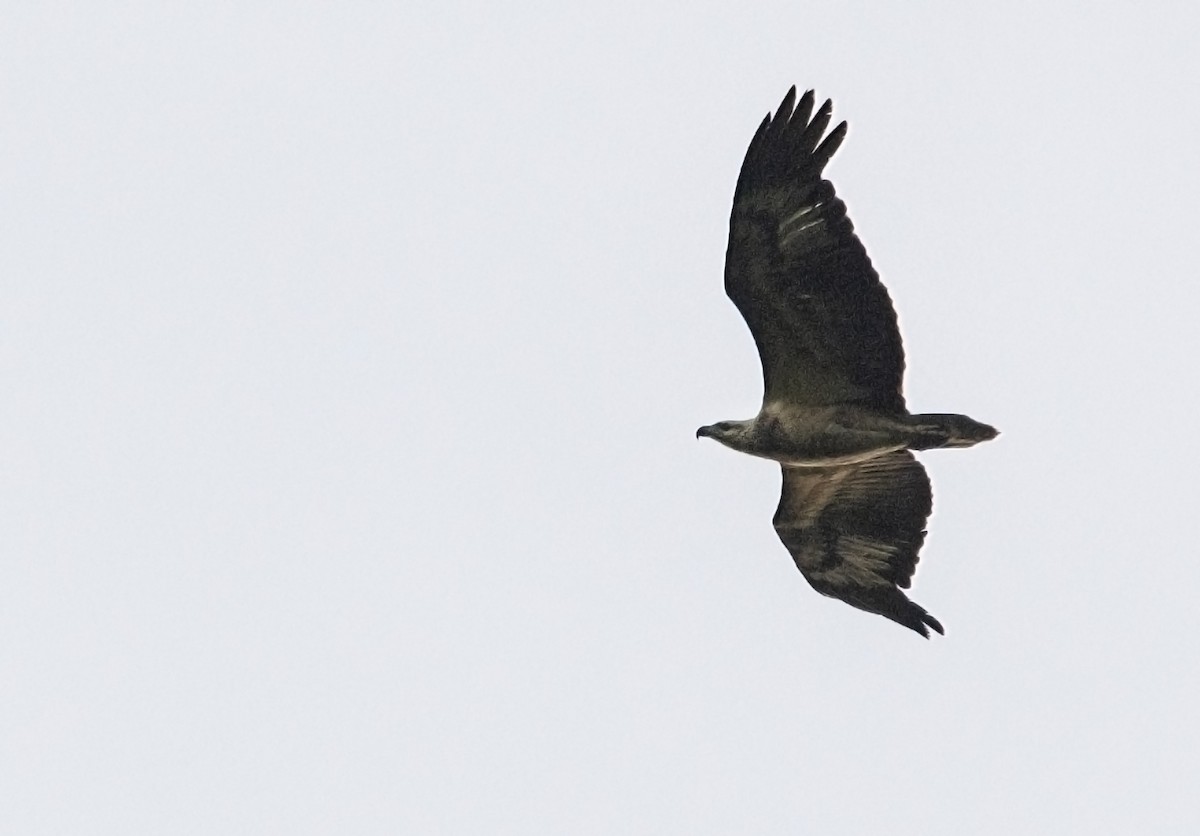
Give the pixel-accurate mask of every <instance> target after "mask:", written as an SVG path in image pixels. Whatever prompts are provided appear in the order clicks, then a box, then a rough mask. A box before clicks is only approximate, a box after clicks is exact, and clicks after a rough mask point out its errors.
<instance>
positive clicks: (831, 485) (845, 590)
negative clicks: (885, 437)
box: [775, 450, 944, 638]
mask: <svg viewBox="0 0 1200 836" xmlns="http://www.w3.org/2000/svg"><path fill="white" fill-rule="evenodd" d="M932 508H933V493H932V491H931V490H930V488H929V477H927V476H926V475H925V468H923V467H922V466H921V464H920V462H918V461H917V460H916V459H914V458H913V456H912V453H909V452H908V451H907V450H900V451H898V452H895V453H887V454H885V455H882V456H877V457H875V458H873V459H868V460H866V461H864V462H860V463H859V464H852V465H843V466H840V467H790V466H787V465H784V467H783V495H782V496H781V497H780V498H779V510H777V511H776V512H775V531H776V532H778V534H779V539H780V540H782V541H783V545H785V546H786V547H787V550H788V551H789V552H791V555H792V558H793V559H794V560H795V561H796V566H798V567H799V568H800V571H801V572H802V573H803V574H804V577H805V578H806V579H807V580H808V582H809V583H810V584H812V587H813V589H815V590H817V592H820V593H821V594H822V595H828V596H830V597H831V598H837V599H839V600H842V601H845V602H846V603H847V604H850V605H851V606H855V607H858V608H859V609H860V610H866V611H867V612H873V613H878V614H879V615H882V616H885V617H886V618H890V619H892V621H896V622H899V623H900V624H903V625H904V626H905V627H908V628H910V629H912V630H916V631H917V632H918V633H920V634H921V635H922V636H925V637H926V638H929V630H928V629H927V626H928V627H932V628H933V629H934V630H936V631H937V632H939V633H942V632H944V631H943V630H942V625H941V623H939V622H938V620H937V619H936V618H934V617H933V616H932V615H930V614H929V613H927V612H926V611H925V610H924V609H923V608H921V607H919V606H918V605H916V604H914V603H913V602H912V601H910V600H908V596H907V595H905V594H904V593H903V592H901V589H908V587H909V584H910V583H911V582H912V576H913V571H914V570H915V569H916V568H917V559H918V558H917V552H918V551H919V550H920V548H921V544H922V543H923V542H924V541H925V521H926V520H927V519H929V512H930V511H931V510H932Z"/></svg>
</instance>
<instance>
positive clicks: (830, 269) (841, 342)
mask: <svg viewBox="0 0 1200 836" xmlns="http://www.w3.org/2000/svg"><path fill="white" fill-rule="evenodd" d="M813 103H814V99H813V91H812V90H809V91H808V92H806V93H805V94H804V95H803V96H801V97H800V101H799V102H797V101H796V88H795V87H793V88H792V89H791V90H789V91H788V93H787V95H786V96H785V97H784V99H783V103H782V104H780V106H779V110H778V111H776V113H775V116H774V117H772V116H771V114H769V113H768V114H767V116H766V118H765V119H763V122H762V124H761V125H759V127H758V132H757V133H756V134H755V135H754V139H753V140H751V142H750V148H749V149H748V150H747V151H746V159H745V161H744V162H743V163H742V171H741V174H740V175H739V176H738V181H737V188H736V190H735V191H734V194H733V213H732V215H731V217H730V221H729V248H728V250H727V252H726V255H725V291H726V293H728V294H729V298H730V299H732V300H733V303H734V304H735V305H737V308H738V310H739V311H741V313H742V316H743V317H744V318H745V320H746V324H747V325H749V326H750V333H751V334H753V335H754V342H755V343H756V344H757V346H758V354H759V358H760V359H761V360H762V369H763V403H762V408H761V409H760V410H759V413H758V415H757V416H756V417H754V418H751V419H749V420H746V421H720V422H718V423H716V424H712V425H710V426H707V427H701V428H700V429H698V430H697V431H696V437H697V438H700V437H707V438H714V439H716V440H717V441H719V442H721V443H722V444H724V445H725V446H726V447H730V448H732V449H734V450H737V451H739V452H742V453H749V454H750V455H752V456H761V457H762V458H766V459H772V460H774V461H777V462H779V463H780V465H781V466H782V468H783V493H782V496H781V497H780V499H779V508H778V510H777V511H776V512H775V519H774V523H775V531H776V532H777V533H778V534H779V539H781V540H782V541H783V545H784V546H786V547H787V550H788V551H789V552H790V553H791V555H792V558H793V559H794V560H795V561H796V566H798V567H799V569H800V571H801V573H802V574H803V575H804V577H805V578H806V579H807V580H808V582H809V583H810V584H812V586H813V588H814V589H816V590H817V592H820V593H822V594H823V595H828V596H830V597H833V598H839V599H841V600H842V601H845V602H846V603H848V604H850V605H852V606H855V607H858V608H859V609H861V610H866V611H867V612H873V613H878V614H879V615H882V616H884V617H886V618H890V619H892V620H893V621H896V622H898V623H900V624H903V625H904V626H905V627H908V628H910V629H912V630H915V631H916V632H918V633H920V634H921V635H922V636H925V637H926V638H928V637H929V628H933V629H934V630H936V631H937V632H939V633H944V630H943V629H942V625H941V623H940V622H939V621H938V620H937V619H936V618H934V617H933V616H932V615H930V614H929V613H928V612H926V611H925V609H924V608H923V607H920V606H918V605H917V604H915V603H913V602H912V601H910V600H909V599H908V596H907V595H905V594H904V592H903V591H902V590H904V589H907V588H908V587H909V584H910V583H911V581H912V576H913V571H914V570H915V569H916V566H917V552H918V551H919V550H920V548H921V544H922V542H924V540H925V522H926V520H927V519H928V518H929V513H930V511H931V510H932V507H933V495H932V492H931V490H930V487H929V478H928V477H927V476H926V475H925V468H924V467H922V466H921V464H920V463H919V462H918V461H917V460H916V459H915V458H914V457H913V454H912V453H911V452H909V451H910V450H930V449H933V448H937V447H971V446H973V445H975V444H978V443H979V442H981V441H987V440H989V439H992V438H995V437H996V435H997V432H996V430H995V429H994V428H992V427H989V426H988V425H987V424H981V423H979V422H978V421H974V420H972V419H970V418H968V417H966V416H965V415H949V414H940V413H938V414H918V415H913V414H911V413H910V412H909V411H908V409H907V408H906V407H905V404H904V395H903V393H902V378H903V375H904V350H903V348H902V347H901V344H900V331H899V329H898V328H897V327H896V312H895V310H894V309H893V308H892V301H891V299H890V298H889V297H888V293H887V290H886V289H885V288H884V286H883V285H882V284H881V283H880V281H879V275H878V274H877V273H876V272H875V270H874V268H872V267H871V260H870V259H869V258H868V257H867V252H866V250H865V249H863V245H862V243H861V242H860V241H859V240H858V236H856V235H855V234H854V227H853V225H851V223H850V219H849V218H848V217H846V205H845V204H844V203H843V202H842V201H841V200H839V199H838V197H837V195H836V194H835V193H834V190H833V185H832V184H831V183H830V182H829V181H828V180H823V179H821V172H822V170H823V169H824V168H825V165H826V163H828V162H829V158H830V157H832V156H833V154H834V152H835V151H837V149H838V146H840V145H841V144H842V140H843V139H844V138H845V136H846V123H845V122H842V123H841V124H840V125H838V126H837V127H836V128H834V129H833V130H832V131H830V132H829V134H828V135H827V136H826V135H825V129H826V128H827V127H828V126H829V121H830V116H831V115H832V113H833V105H832V102H830V101H828V100H826V102H825V103H824V104H823V105H821V107H820V109H819V110H818V111H817V113H816V115H815V116H813V115H812V112H813ZM810 117H811V118H810ZM823 136H824V139H822V137H823Z"/></svg>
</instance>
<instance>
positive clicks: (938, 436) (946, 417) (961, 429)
mask: <svg viewBox="0 0 1200 836" xmlns="http://www.w3.org/2000/svg"><path fill="white" fill-rule="evenodd" d="M912 421H913V429H914V430H916V435H917V438H916V439H915V441H914V443H913V444H910V445H909V448H910V449H912V450H933V449H936V448H939V447H974V446H975V445H976V444H978V443H979V442H981V441H991V440H992V439H993V438H995V437H996V436H998V435H999V434H1000V431H999V430H997V429H996V428H995V427H992V426H989V425H988V424H984V423H982V422H980V421H976V420H974V419H972V418H968V417H967V416H965V415H951V414H944V413H936V412H931V413H926V414H923V415H914V416H912Z"/></svg>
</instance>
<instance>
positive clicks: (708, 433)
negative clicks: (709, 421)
mask: <svg viewBox="0 0 1200 836" xmlns="http://www.w3.org/2000/svg"><path fill="white" fill-rule="evenodd" d="M712 434H713V428H712V427H711V426H709V427H701V428H700V429H698V430H696V438H712Z"/></svg>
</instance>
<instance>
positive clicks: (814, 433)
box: [745, 407, 912, 467]
mask: <svg viewBox="0 0 1200 836" xmlns="http://www.w3.org/2000/svg"><path fill="white" fill-rule="evenodd" d="M756 424H757V425H758V428H759V429H760V430H761V431H760V432H756V433H755V438H754V443H753V444H752V445H751V448H750V449H747V450H745V452H747V453H749V454H750V455H752V456H760V457H762V458H765V459H771V460H773V461H777V462H780V463H781V464H787V465H792V466H796V467H829V466H835V465H846V464H855V463H858V462H863V461H866V460H868V459H872V458H874V457H876V456H880V455H883V454H885V453H891V452H893V451H895V450H903V449H904V448H905V447H907V446H908V445H909V442H910V441H911V436H912V430H911V427H910V425H909V424H908V423H907V422H906V421H905V420H904V419H903V418H898V417H891V416H880V415H874V414H871V413H865V412H863V411H861V410H858V409H854V408H848V407H823V408H820V409H807V410H798V409H792V410H789V411H787V412H782V411H780V412H771V411H767V410H764V411H763V413H762V414H760V415H759V416H758V419H757V421H756Z"/></svg>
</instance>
